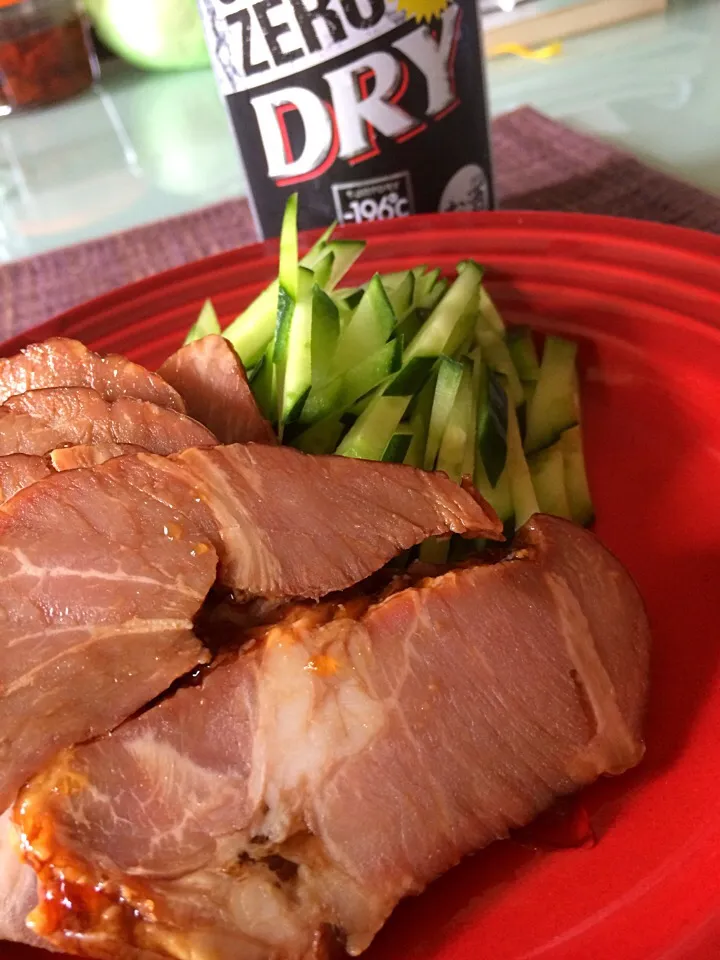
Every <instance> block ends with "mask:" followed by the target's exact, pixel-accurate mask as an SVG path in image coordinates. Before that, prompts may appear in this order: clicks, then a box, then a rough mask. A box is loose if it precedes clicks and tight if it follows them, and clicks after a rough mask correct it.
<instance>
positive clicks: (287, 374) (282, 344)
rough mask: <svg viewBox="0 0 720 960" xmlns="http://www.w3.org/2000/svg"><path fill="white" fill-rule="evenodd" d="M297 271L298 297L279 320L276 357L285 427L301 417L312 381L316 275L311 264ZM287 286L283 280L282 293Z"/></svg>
mask: <svg viewBox="0 0 720 960" xmlns="http://www.w3.org/2000/svg"><path fill="white" fill-rule="evenodd" d="M297 272H298V283H297V288H296V289H297V294H298V299H297V302H296V303H295V304H294V305H293V307H292V309H290V310H286V311H285V313H284V314H283V317H282V319H280V320H279V321H278V334H277V336H276V338H275V356H274V358H273V359H274V362H275V366H276V368H277V396H278V423H279V424H280V427H281V428H282V425H283V424H285V423H288V422H291V421H293V420H296V419H297V418H298V415H299V413H300V410H301V408H302V403H303V401H304V400H305V398H306V397H307V395H308V392H309V390H310V386H311V383H312V320H313V309H312V308H313V296H312V290H313V283H314V279H315V277H314V274H313V272H312V270H308V268H307V267H299V268H298V271H297ZM283 290H284V287H283V285H282V284H281V286H280V291H281V293H282V291H283ZM288 302H290V301H289V300H288ZM280 439H282V436H281V438H280Z"/></svg>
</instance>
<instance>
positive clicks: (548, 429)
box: [525, 337, 578, 453]
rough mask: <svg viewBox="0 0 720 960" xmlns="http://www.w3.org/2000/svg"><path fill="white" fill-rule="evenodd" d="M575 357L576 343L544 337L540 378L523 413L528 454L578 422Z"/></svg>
mask: <svg viewBox="0 0 720 960" xmlns="http://www.w3.org/2000/svg"><path fill="white" fill-rule="evenodd" d="M576 358H577V344H576V343H574V342H572V341H571V340H563V339H562V338H561V337H546V339H545V345H544V348H543V355H542V361H541V363H540V379H539V380H538V382H537V385H536V387H535V392H534V393H533V397H532V401H531V403H530V405H529V407H528V411H527V427H526V433H525V449H526V450H527V451H528V452H529V453H534V452H535V451H536V450H541V449H542V448H543V447H549V446H551V445H552V444H553V443H555V441H556V440H558V439H559V438H560V436H561V434H563V433H564V432H565V431H566V430H569V429H570V427H574V426H575V425H576V424H577V423H578V404H577V371H576V366H575V361H576Z"/></svg>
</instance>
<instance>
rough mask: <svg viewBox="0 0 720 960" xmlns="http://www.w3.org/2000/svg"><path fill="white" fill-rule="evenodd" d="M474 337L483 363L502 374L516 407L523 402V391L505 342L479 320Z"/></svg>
mask: <svg viewBox="0 0 720 960" xmlns="http://www.w3.org/2000/svg"><path fill="white" fill-rule="evenodd" d="M475 337H476V339H477V342H478V343H479V344H480V346H481V347H482V352H483V359H484V360H485V363H486V364H487V365H488V366H489V367H490V368H491V369H492V370H495V372H496V373H499V374H502V376H503V377H505V379H506V381H507V389H508V395H509V396H510V399H511V400H512V402H513V403H514V405H515V406H516V407H519V406H520V404H522V403H524V402H525V391H524V390H523V385H522V383H521V382H520V377H519V376H518V372H517V370H516V369H515V364H514V363H513V361H512V357H511V356H510V350H509V349H508V345H507V343H506V342H505V341H504V340H503V339H502V338H501V337H499V336H498V335H497V334H496V333H494V332H493V331H492V330H487V329H486V328H485V327H483V326H482V324H481V323H480V322H478V325H477V326H476V328H475Z"/></svg>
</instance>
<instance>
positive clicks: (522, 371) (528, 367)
mask: <svg viewBox="0 0 720 960" xmlns="http://www.w3.org/2000/svg"><path fill="white" fill-rule="evenodd" d="M506 339H507V345H508V350H509V351H510V356H511V357H512V362H513V363H514V364H515V369H516V370H517V374H518V376H519V377H520V380H521V381H522V382H523V383H535V382H537V381H538V380H539V379H540V362H539V360H538V355H537V351H536V349H535V343H534V342H533V337H532V331H531V330H530V328H529V327H512V328H511V329H510V330H508V334H507V338H506Z"/></svg>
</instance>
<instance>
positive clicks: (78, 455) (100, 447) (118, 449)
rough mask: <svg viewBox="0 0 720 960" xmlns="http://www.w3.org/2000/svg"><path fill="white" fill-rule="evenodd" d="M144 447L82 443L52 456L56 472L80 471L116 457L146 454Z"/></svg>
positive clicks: (60, 449) (125, 444)
mask: <svg viewBox="0 0 720 960" xmlns="http://www.w3.org/2000/svg"><path fill="white" fill-rule="evenodd" d="M145 452H146V451H145V450H144V449H143V447H139V446H137V444H134V443H82V444H78V445H77V446H74V447H59V448H58V449H57V450H53V451H52V453H51V454H50V463H51V464H52V466H53V469H54V470H57V471H58V472H60V471H62V470H78V469H80V468H81V467H97V466H99V464H101V463H105V461H106V460H112V459H113V458H114V457H125V456H127V455H128V454H130V453H145Z"/></svg>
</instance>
